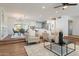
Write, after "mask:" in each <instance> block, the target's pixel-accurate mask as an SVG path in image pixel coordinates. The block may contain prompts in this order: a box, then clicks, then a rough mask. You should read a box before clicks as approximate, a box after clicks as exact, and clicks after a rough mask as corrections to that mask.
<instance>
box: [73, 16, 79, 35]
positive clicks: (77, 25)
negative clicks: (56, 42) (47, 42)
mask: <svg viewBox="0 0 79 59" xmlns="http://www.w3.org/2000/svg"><path fill="white" fill-rule="evenodd" d="M73 35H78V36H79V17H76V18H74V19H73Z"/></svg>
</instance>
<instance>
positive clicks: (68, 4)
mask: <svg viewBox="0 0 79 59" xmlns="http://www.w3.org/2000/svg"><path fill="white" fill-rule="evenodd" d="M76 5H77V4H68V6H76Z"/></svg>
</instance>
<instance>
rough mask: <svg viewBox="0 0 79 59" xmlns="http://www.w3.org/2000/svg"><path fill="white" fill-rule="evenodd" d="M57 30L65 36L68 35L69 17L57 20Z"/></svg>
mask: <svg viewBox="0 0 79 59" xmlns="http://www.w3.org/2000/svg"><path fill="white" fill-rule="evenodd" d="M56 30H62V31H63V34H64V35H68V16H62V17H61V19H57V20H56Z"/></svg>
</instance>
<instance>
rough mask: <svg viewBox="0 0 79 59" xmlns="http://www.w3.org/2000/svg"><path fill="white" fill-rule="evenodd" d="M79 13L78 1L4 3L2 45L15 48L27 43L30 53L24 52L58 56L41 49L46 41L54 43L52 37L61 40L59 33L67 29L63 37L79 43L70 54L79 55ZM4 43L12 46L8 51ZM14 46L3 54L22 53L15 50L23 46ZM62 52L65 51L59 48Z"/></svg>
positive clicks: (0, 17)
mask: <svg viewBox="0 0 79 59" xmlns="http://www.w3.org/2000/svg"><path fill="white" fill-rule="evenodd" d="M58 6H60V7H58ZM78 12H79V4H78V3H77V4H75V3H74V4H69V3H36V4H35V3H34V4H32V3H9V4H8V3H0V23H1V25H0V28H1V29H0V44H1V45H2V49H3V50H6V51H8V50H9V48H12V47H11V46H15V45H16V44H17V45H19V44H18V43H21V44H23V45H22V47H23V49H22V51H23V50H24V51H25V52H26V54H25V52H21V53H22V54H23V55H28V56H39V55H40V56H44V55H45V56H46V55H47V56H51V55H53V56H57V55H56V54H54V53H51V52H50V51H49V50H45V49H44V50H43V49H39V48H42V47H43V43H47V44H50V40H54V42H55V43H58V42H59V32H60V31H61V32H63V39H67V40H69V41H72V42H73V43H74V42H76V45H77V48H76V49H77V51H74V52H72V53H71V54H69V53H70V52H69V53H67V54H69V55H71V56H75V55H77V56H79V50H78V49H79V47H78V46H79V45H78V44H79V31H78V29H79V27H78V25H79V20H78V19H79V13H78ZM28 33H29V34H28ZM48 39H50V40H48ZM46 40H47V41H46ZM15 43H16V44H15ZM11 44H13V45H11ZM14 44H15V45H14ZM21 44H20V45H21ZM4 45H6V47H8V45H10V46H9V47H8V50H7V49H5V48H4V47H5V46H4ZM61 46H62V45H61ZM71 46H72V45H71ZM55 47H56V46H55ZM37 48H38V49H37ZM43 48H44V47H43ZM13 49H14V50H11V51H10V52H6V51H5V52H4V51H3V50H1V51H3V52H1V51H0V55H22V54H19V53H15V54H14V53H13V52H12V51H15V49H16V51H17V49H19V47H14V48H13ZM35 49H37V51H35ZM58 49H59V48H58ZM40 50H41V51H40ZM16 51H15V52H16ZM20 51H21V50H20ZM39 51H40V52H39ZM69 51H70V50H69ZM58 53H59V55H60V54H61V53H60V52H59V51H58ZM63 54H64V53H63ZM65 54H66V53H65ZM67 54H66V55H67ZM61 55H62V54H61ZM69 55H68V56H69Z"/></svg>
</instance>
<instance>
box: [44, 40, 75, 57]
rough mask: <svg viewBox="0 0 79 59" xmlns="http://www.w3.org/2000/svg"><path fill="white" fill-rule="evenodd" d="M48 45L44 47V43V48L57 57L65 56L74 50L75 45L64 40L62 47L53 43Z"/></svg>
mask: <svg viewBox="0 0 79 59" xmlns="http://www.w3.org/2000/svg"><path fill="white" fill-rule="evenodd" d="M49 43H50V44H48V45H46V43H45V42H44V47H45V48H46V49H48V50H49V51H51V52H53V53H55V54H56V55H58V56H66V55H68V54H70V53H72V52H74V51H75V50H76V43H74V42H71V41H68V40H64V44H62V45H60V44H57V43H55V42H49ZM70 45H71V46H70ZM69 46H70V47H69Z"/></svg>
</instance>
